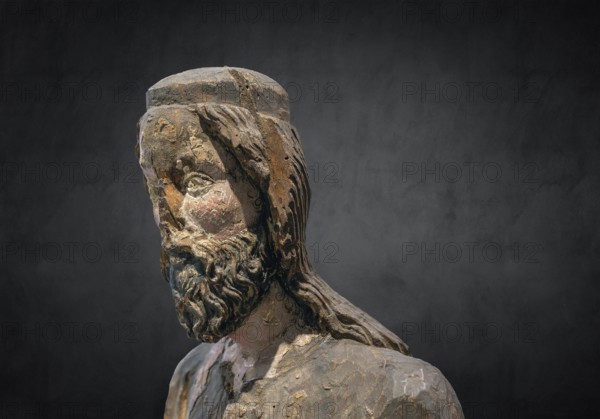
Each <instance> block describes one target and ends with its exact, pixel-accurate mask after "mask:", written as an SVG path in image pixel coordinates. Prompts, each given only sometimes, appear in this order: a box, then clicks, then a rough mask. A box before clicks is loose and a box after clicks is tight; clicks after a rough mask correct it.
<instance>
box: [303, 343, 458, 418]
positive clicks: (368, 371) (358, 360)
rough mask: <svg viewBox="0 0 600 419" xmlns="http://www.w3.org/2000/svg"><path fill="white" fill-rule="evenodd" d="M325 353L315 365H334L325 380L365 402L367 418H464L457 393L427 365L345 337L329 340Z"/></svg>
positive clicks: (439, 373) (442, 376)
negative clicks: (344, 386)
mask: <svg viewBox="0 0 600 419" xmlns="http://www.w3.org/2000/svg"><path fill="white" fill-rule="evenodd" d="M322 351H323V352H322V353H321V354H320V355H319V357H318V358H313V359H314V360H315V362H316V363H318V364H322V363H323V362H326V363H327V364H329V365H331V366H333V368H325V369H326V370H327V371H328V372H327V373H326V374H325V375H326V376H327V379H328V380H329V381H330V382H331V383H334V384H335V383H336V382H344V383H347V386H346V388H344V389H343V390H342V389H340V390H342V391H343V392H344V393H347V392H348V391H349V392H350V393H354V394H355V399H356V400H364V402H365V406H367V405H369V406H370V407H369V409H367V411H365V412H364V414H366V415H367V417H368V416H370V415H374V417H382V418H383V417H385V418H388V417H390V418H392V417H394V418H395V417H401V418H413V417H414V418H423V417H443V418H449V419H462V418H463V414H462V409H461V406H460V403H459V401H458V398H457V397H456V393H455V392H454V389H453V388H452V386H451V385H450V383H449V382H448V380H447V379H446V378H445V377H444V375H443V374H442V373H441V372H440V370H439V369H437V368H436V367H434V366H433V365H431V364H429V363H428V362H425V361H423V360H421V359H418V358H413V357H411V356H406V355H404V354H402V353H400V352H397V351H393V350H389V349H383V348H377V347H373V346H367V345H363V344H360V343H358V342H354V341H350V340H345V339H343V340H338V341H332V342H330V343H329V344H328V345H326V347H325V348H323V349H322ZM322 367H323V365H321V367H320V368H318V369H320V370H321V371H323V368H322ZM348 386H349V387H350V388H348ZM370 400H372V401H373V403H369V401H370Z"/></svg>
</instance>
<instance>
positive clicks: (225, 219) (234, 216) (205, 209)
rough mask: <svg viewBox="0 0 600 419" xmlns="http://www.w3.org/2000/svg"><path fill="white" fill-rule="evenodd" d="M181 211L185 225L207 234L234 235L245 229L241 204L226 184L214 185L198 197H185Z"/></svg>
mask: <svg viewBox="0 0 600 419" xmlns="http://www.w3.org/2000/svg"><path fill="white" fill-rule="evenodd" d="M181 210H182V212H183V215H184V217H185V218H186V221H187V223H189V224H191V225H196V226H199V227H201V228H202V229H203V230H204V231H205V232H206V233H209V234H215V235H218V234H220V233H221V234H224V233H235V232H238V231H241V230H243V229H244V228H246V227H247V226H246V225H245V222H244V217H243V210H242V204H241V203H240V201H239V199H238V198H237V196H236V195H235V194H234V193H233V191H232V190H231V187H230V186H229V184H228V183H227V182H222V183H219V184H215V185H213V186H211V187H210V188H209V189H208V190H207V191H206V192H205V193H203V194H201V195H198V196H191V195H186V196H185V198H184V200H183V204H182V208H181Z"/></svg>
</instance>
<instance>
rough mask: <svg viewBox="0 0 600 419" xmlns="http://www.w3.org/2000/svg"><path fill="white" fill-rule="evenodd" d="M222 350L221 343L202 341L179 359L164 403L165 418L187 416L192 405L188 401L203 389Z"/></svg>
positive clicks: (172, 418) (171, 418)
mask: <svg viewBox="0 0 600 419" xmlns="http://www.w3.org/2000/svg"><path fill="white" fill-rule="evenodd" d="M222 350H223V344H222V343H220V342H218V343H215V344H210V343H202V344H200V345H198V346H196V347H195V348H194V349H192V350H191V351H190V352H188V354H187V355H186V356H185V357H184V358H183V359H182V360H181V361H179V364H177V367H176V368H175V371H174V372H173V376H172V377H171V382H170V383H169V394H168V396H167V401H166V403H165V415H164V417H165V419H176V418H187V417H188V416H189V412H190V410H191V408H192V406H190V405H188V401H193V400H195V399H196V397H197V395H198V394H200V393H201V392H202V391H203V387H204V385H205V382H206V378H207V374H208V372H209V370H210V368H211V367H212V365H213V364H214V363H215V362H217V360H218V358H219V357H220V355H221V353H222Z"/></svg>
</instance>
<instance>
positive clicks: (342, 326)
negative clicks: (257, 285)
mask: <svg viewBox="0 0 600 419" xmlns="http://www.w3.org/2000/svg"><path fill="white" fill-rule="evenodd" d="M228 70H229V72H230V73H231V74H232V76H233V77H234V78H235V80H236V81H237V82H238V84H239V86H240V89H239V91H240V95H241V97H240V99H241V103H240V104H241V106H236V105H232V104H223V103H201V104H196V105H194V106H190V107H188V109H189V110H190V111H192V112H194V113H196V114H197V115H198V117H199V120H200V124H201V126H202V128H203V130H204V131H205V132H206V133H207V134H208V135H209V136H210V137H211V138H213V139H216V140H218V141H220V142H221V143H222V144H223V145H224V146H225V147H226V148H227V149H228V150H229V151H231V152H232V154H233V155H234V156H235V157H236V158H237V160H238V161H239V163H240V166H241V168H242V169H243V170H244V171H245V173H246V174H247V175H248V176H249V177H250V178H251V179H252V181H253V182H254V183H255V184H256V185H258V186H259V189H260V190H261V192H262V199H263V201H264V206H265V207H266V209H265V210H266V220H267V236H268V240H269V244H270V247H271V248H272V249H273V251H274V252H275V257H276V261H277V266H278V270H279V272H278V273H277V277H278V278H279V279H280V281H281V285H282V287H283V288H284V289H285V290H286V292H287V293H289V295H291V296H292V297H293V298H294V299H295V301H296V302H297V303H298V304H299V305H300V306H301V307H302V308H303V309H304V311H305V312H306V315H307V318H308V320H309V321H310V322H311V323H312V325H313V326H314V327H316V328H317V329H318V330H319V331H321V332H328V333H330V334H331V335H332V336H333V337H335V338H338V339H341V338H346V339H352V340H355V341H358V342H361V343H364V344H366V345H371V346H377V347H382V348H388V349H392V350H396V351H399V352H401V353H403V354H407V355H408V354H409V349H408V346H407V345H406V344H405V343H404V342H403V341H402V340H401V339H400V338H399V337H398V336H396V335H395V334H394V333H393V332H391V331H390V330H388V329H387V328H385V327H384V326H383V325H382V324H381V323H379V322H378V321H377V320H375V319H374V318H372V317H371V316H369V315H368V314H367V313H365V312H364V311H362V310H360V309H359V308H358V307H356V306H354V305H353V304H352V303H350V302H349V301H348V300H346V299H345V298H344V297H342V296H340V295H339V294H338V293H337V292H335V291H334V290H333V289H332V288H331V287H330V286H329V285H327V283H325V281H323V279H322V278H321V277H320V276H319V275H317V274H316V272H315V271H314V269H313V267H312V266H311V264H310V261H309V259H308V257H307V251H306V244H305V241H306V237H305V230H306V223H307V218H308V209H309V204H310V186H309V181H308V176H307V172H306V164H305V161H304V153H303V151H302V148H301V145H300V139H299V136H298V133H297V132H296V130H295V129H294V127H293V126H292V125H291V124H290V122H289V121H287V120H284V119H282V118H279V117H276V116H274V115H270V114H268V113H263V112H260V109H258V110H257V104H256V97H254V96H253V95H252V94H251V92H250V91H248V90H247V89H246V90H245V89H243V86H244V85H246V87H247V85H248V81H247V80H245V79H244V74H243V73H241V72H239V71H237V70H235V69H228Z"/></svg>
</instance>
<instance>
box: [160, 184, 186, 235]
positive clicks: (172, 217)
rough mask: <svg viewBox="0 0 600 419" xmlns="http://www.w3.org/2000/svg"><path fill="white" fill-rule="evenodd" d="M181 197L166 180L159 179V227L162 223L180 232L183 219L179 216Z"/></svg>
mask: <svg viewBox="0 0 600 419" xmlns="http://www.w3.org/2000/svg"><path fill="white" fill-rule="evenodd" d="M182 202H183V196H182V195H181V193H180V192H179V191H178V190H177V188H176V187H175V186H174V185H173V183H172V182H171V181H170V180H168V179H161V180H160V181H159V187H158V222H159V227H160V225H162V224H163V223H168V224H169V225H170V226H172V227H174V228H176V229H178V230H181V229H183V227H184V226H183V223H184V221H183V219H182V218H181V217H180V216H179V213H180V210H181V204H182Z"/></svg>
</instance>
